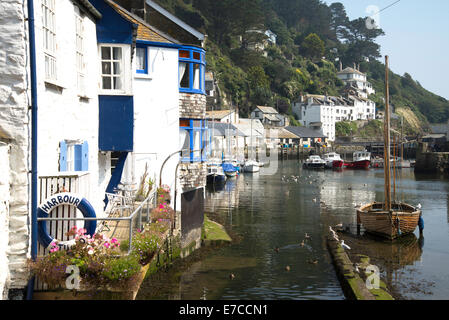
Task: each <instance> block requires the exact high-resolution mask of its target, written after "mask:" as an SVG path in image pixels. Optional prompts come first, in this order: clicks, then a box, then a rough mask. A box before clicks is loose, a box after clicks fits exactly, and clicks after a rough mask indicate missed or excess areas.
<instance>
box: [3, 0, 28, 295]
mask: <svg viewBox="0 0 449 320" xmlns="http://www.w3.org/2000/svg"><path fill="white" fill-rule="evenodd" d="M24 26H25V20H24V12H23V10H22V1H17V0H15V1H13V0H7V1H2V2H1V4H0V142H1V141H2V142H4V143H6V144H7V145H9V146H8V147H5V146H3V147H2V155H1V157H2V159H1V160H0V167H1V170H0V171H2V174H1V177H0V180H1V182H0V184H1V191H0V193H1V195H0V201H1V203H0V206H1V208H0V225H1V226H0V229H1V232H0V243H1V244H0V257H1V258H0V275H1V277H0V278H1V279H0V298H6V297H7V296H6V295H7V292H8V289H21V288H24V287H25V286H26V285H27V280H28V270H27V268H26V262H27V258H29V249H30V248H29V232H30V231H29V227H28V218H29V208H28V199H29V189H28V171H29V170H30V168H29V162H28V159H29V153H28V147H29V118H28V101H27V94H26V93H27V92H26V90H27V84H26V77H27V70H26V64H27V58H28V57H27V47H26V46H27V40H26V36H27V35H26V30H25V27H24ZM5 148H7V149H8V151H7V152H6V151H5V150H6V149H5ZM6 158H8V160H6ZM8 162H9V164H8ZM3 229H5V230H7V231H8V232H6V231H5V230H3ZM4 231H5V232H4ZM6 244H7V245H6ZM5 245H6V247H5Z"/></svg>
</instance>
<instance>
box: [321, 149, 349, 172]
mask: <svg viewBox="0 0 449 320" xmlns="http://www.w3.org/2000/svg"><path fill="white" fill-rule="evenodd" d="M323 160H324V161H325V162H326V168H329V169H331V168H334V169H338V168H341V167H343V163H344V161H343V160H342V159H341V157H340V155H339V154H338V153H336V152H330V153H326V154H325V155H324V156H323Z"/></svg>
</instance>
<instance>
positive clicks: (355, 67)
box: [354, 62, 357, 70]
mask: <svg viewBox="0 0 449 320" xmlns="http://www.w3.org/2000/svg"><path fill="white" fill-rule="evenodd" d="M354 69H356V70H357V66H356V65H355V62H354Z"/></svg>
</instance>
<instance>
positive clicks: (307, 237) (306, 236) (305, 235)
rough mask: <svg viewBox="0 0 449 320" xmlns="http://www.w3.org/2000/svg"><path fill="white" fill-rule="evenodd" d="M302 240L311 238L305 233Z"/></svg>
mask: <svg viewBox="0 0 449 320" xmlns="http://www.w3.org/2000/svg"><path fill="white" fill-rule="evenodd" d="M304 238H306V239H311V238H312V237H311V236H309V235H308V234H307V232H306V233H305V234H304Z"/></svg>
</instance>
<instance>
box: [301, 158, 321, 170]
mask: <svg viewBox="0 0 449 320" xmlns="http://www.w3.org/2000/svg"><path fill="white" fill-rule="evenodd" d="M325 165H326V162H325V161H324V160H323V159H321V158H320V156H317V155H313V156H310V157H309V158H308V159H307V160H306V161H305V162H304V164H303V168H306V169H324V166H325Z"/></svg>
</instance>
